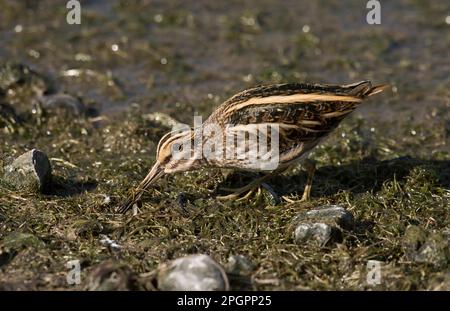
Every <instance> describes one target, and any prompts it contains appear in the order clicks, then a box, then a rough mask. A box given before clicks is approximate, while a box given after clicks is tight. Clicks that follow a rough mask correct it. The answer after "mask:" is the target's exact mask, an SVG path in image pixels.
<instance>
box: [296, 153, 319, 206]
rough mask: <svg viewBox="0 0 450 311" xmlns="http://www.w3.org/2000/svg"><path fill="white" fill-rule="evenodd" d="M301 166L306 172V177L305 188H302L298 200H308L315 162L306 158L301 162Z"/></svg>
mask: <svg viewBox="0 0 450 311" xmlns="http://www.w3.org/2000/svg"><path fill="white" fill-rule="evenodd" d="M303 168H304V169H305V170H306V172H307V173H308V179H307V180H306V185H305V190H303V196H302V198H301V200H300V202H305V201H309V200H310V199H311V187H312V182H313V177H314V172H315V171H316V163H315V162H314V161H313V160H310V159H306V160H305V161H304V162H303Z"/></svg>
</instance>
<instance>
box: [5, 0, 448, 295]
mask: <svg viewBox="0 0 450 311" xmlns="http://www.w3.org/2000/svg"><path fill="white" fill-rule="evenodd" d="M63 2H64V1H13V0H0V8H1V10H0V34H1V35H0V63H1V64H2V70H1V71H0V89H1V90H2V92H0V94H1V95H0V105H2V106H0V107H2V110H0V112H1V114H0V141H1V149H0V167H1V168H0V173H2V172H1V170H2V168H3V167H4V166H5V165H7V164H9V163H10V162H11V161H12V160H13V159H14V158H16V157H17V156H19V155H21V154H22V153H24V152H26V151H28V150H31V149H33V148H38V149H40V150H43V151H44V152H45V153H47V154H48V156H49V158H50V162H51V164H52V167H53V176H54V177H53V181H52V184H51V186H50V187H49V189H47V190H46V191H45V192H44V193H41V194H35V193H30V192H27V191H21V190H18V189H15V188H14V187H12V186H11V185H9V184H7V183H5V182H3V181H2V182H0V289H11V290H18V289H29V290H51V289H62V290H70V289H86V288H92V286H91V285H90V284H91V283H92V278H93V277H95V275H97V274H95V275H94V276H93V271H94V270H96V269H97V270H98V267H104V266H103V265H104V264H105V263H111V262H112V264H113V265H125V266H127V267H129V269H125V270H126V271H125V272H124V274H125V276H124V278H132V279H133V282H123V283H122V284H120V286H119V287H118V288H120V289H124V288H130V289H146V290H148V289H155V286H156V287H157V284H156V283H155V282H154V280H153V279H152V278H153V273H152V272H153V271H154V269H155V268H156V267H157V266H158V265H159V264H161V263H164V262H168V261H169V260H172V259H175V258H178V257H182V256H185V255H187V254H199V253H202V254H209V255H211V256H212V257H213V258H214V259H215V260H216V261H217V262H218V263H220V264H222V265H225V264H226V263H227V259H228V257H229V256H230V255H234V254H239V255H243V256H245V257H247V258H248V259H249V260H251V261H252V262H253V264H254V265H255V268H254V270H253V271H251V273H250V274H248V275H246V276H245V277H235V276H232V275H230V279H231V288H232V289H249V290H252V289H259V290H261V289H263V290H275V289H283V290H302V289H312V290H319V289H320V290H335V289H352V290H361V289H387V290H394V289H395V290H422V289H430V290H442V289H447V290H449V289H450V274H449V260H450V254H449V252H450V251H449V241H450V219H449V217H450V213H449V198H450V153H449V151H450V150H449V145H448V139H449V133H450V122H449V120H450V109H449V108H450V75H449V72H450V61H449V58H448V50H449V48H450V17H449V16H450V3H449V2H448V1H444V0H442V1H432V2H429V1H424V0H423V1H422V0H409V1H406V0H401V1H395V2H394V1H389V2H387V1H383V3H382V19H381V25H368V24H367V23H366V14H367V12H368V10H367V9H366V8H365V1H345V2H343V1H334V0H331V1H298V0H295V1H283V2H278V1H268V0H263V1H256V0H255V1H253V0H252V1H245V2H244V3H242V2H241V1H145V0H141V1H137V0H136V1H82V21H81V25H68V24H67V23H66V14H67V9H66V7H65V4H64V3H63ZM6 63H7V64H11V63H16V64H17V63H20V64H23V65H26V66H28V67H26V68H30V70H31V71H27V72H26V73H24V72H19V74H17V72H16V73H11V71H8V70H5V68H10V67H8V66H10V65H5V64H6ZM18 76H19V78H20V79H19V78H17V77H18ZM364 79H370V80H372V81H373V82H374V83H389V84H390V85H391V86H392V88H391V90H390V91H388V92H386V93H384V94H380V95H377V96H374V97H373V98H371V99H369V100H368V101H367V102H366V103H365V104H364V105H363V106H361V107H360V108H359V109H358V110H357V111H356V112H355V113H353V114H352V115H351V116H350V117H349V118H347V119H346V120H345V121H344V122H343V123H342V124H341V126H340V127H339V128H338V130H337V131H336V132H335V133H334V134H333V135H331V136H330V137H329V139H328V140H327V141H326V142H325V143H323V144H322V145H320V146H319V147H318V148H317V149H316V151H315V153H314V154H312V155H311V157H312V158H313V159H314V160H316V161H317V163H318V170H317V173H316V177H315V181H314V186H313V191H312V197H313V198H312V200H311V201H310V202H305V203H302V202H294V203H288V202H282V203H280V204H274V202H273V200H272V199H271V198H270V196H269V195H268V194H267V192H265V191H262V192H261V193H259V194H256V195H254V196H252V197H250V199H249V200H244V201H242V202H236V201H234V202H220V201H218V200H216V199H215V195H216V193H217V188H218V187H219V186H220V185H228V186H230V185H231V186H238V185H240V184H241V180H242V179H246V178H247V179H248V178H252V177H254V176H253V175H249V174H238V173H233V172H225V171H221V170H200V171H196V172H190V173H184V174H178V175H174V176H171V177H168V178H165V179H163V180H161V181H159V182H158V183H157V185H156V186H155V187H154V188H153V189H151V190H150V191H149V193H148V194H146V195H145V196H144V200H143V206H142V207H141V209H140V213H139V214H138V215H136V216H132V215H131V214H126V215H117V214H115V213H114V208H115V207H116V206H117V205H118V204H119V203H120V202H121V201H122V200H123V199H124V198H125V197H126V195H127V194H128V191H129V189H130V188H131V187H133V186H135V185H136V183H137V182H138V181H139V180H141V179H142V178H143V177H144V176H145V174H146V172H147V170H148V169H149V168H150V167H151V165H152V163H153V161H154V155H155V148H156V144H157V142H158V140H159V138H160V137H161V136H162V135H163V134H164V133H166V132H167V131H168V130H170V126H169V124H167V123H164V122H159V121H155V120H154V119H152V118H150V117H149V116H148V114H151V113H155V112H159V113H165V114H167V115H170V116H171V117H173V118H175V119H176V120H178V121H181V122H184V123H188V124H192V122H193V117H194V115H195V114H198V115H202V116H203V118H204V119H206V117H207V116H208V115H209V114H210V113H211V112H212V111H213V110H214V108H215V107H217V106H218V105H219V104H220V103H221V102H222V101H224V100H225V99H227V98H228V97H229V96H231V95H233V94H234V93H236V92H238V91H240V90H243V89H245V88H247V87H251V86H255V85H258V84H269V83H278V82H323V83H338V84H344V83H351V82H356V81H360V80H364ZM61 93H66V94H70V95H71V96H73V98H76V99H78V101H79V102H81V103H82V104H83V107H84V108H83V109H82V110H81V112H80V111H73V109H72V110H71V109H69V110H68V111H67V110H64V109H63V110H61V109H41V108H42V107H41V105H39V104H37V102H38V101H37V99H38V98H39V97H42V96H49V95H50V94H61ZM11 109H12V110H11ZM305 180H306V176H305V173H304V172H303V171H302V170H301V169H300V168H295V169H294V170H292V171H290V172H288V173H286V174H285V175H283V176H279V177H276V178H274V179H273V180H272V181H271V182H270V185H271V186H272V187H273V188H274V190H275V191H276V192H277V193H278V194H280V195H285V196H287V197H288V198H290V199H291V200H293V201H297V200H298V199H299V198H300V197H301V194H302V191H303V184H304V182H305ZM180 193H183V194H184V196H185V197H186V198H187V204H186V206H185V207H184V208H181V207H180V202H179V195H180ZM327 204H339V205H341V206H343V207H345V208H346V209H347V210H348V211H350V212H351V213H352V214H353V215H354V217H355V222H356V223H355V226H354V228H352V229H351V230H347V229H345V230H342V238H341V239H340V240H339V241H335V242H330V243H328V244H326V245H324V246H317V245H314V243H312V244H310V243H304V244H296V243H294V239H293V232H292V228H291V222H290V221H291V220H292V218H293V217H294V216H295V215H297V214H298V213H299V212H302V211H307V210H310V209H313V208H317V207H319V206H322V205H327ZM105 236H107V237H109V238H110V239H113V240H114V241H116V242H117V243H118V244H120V245H121V246H122V248H120V250H116V249H112V248H111V247H107V246H105V244H104V243H102V242H101V240H102V239H104V238H105ZM70 260H80V262H81V267H82V270H81V284H78V285H69V284H68V283H67V281H66V275H67V271H68V268H67V267H66V263H67V262H68V261H70ZM369 260H377V261H380V262H381V271H382V278H381V282H380V284H378V285H369V284H368V283H367V279H366V278H367V272H368V271H367V262H368V261H369ZM121 269H123V268H121ZM100 282H101V281H100ZM131 283H132V285H130V284H131ZM90 286H91V287H90ZM113 288H114V287H113Z"/></svg>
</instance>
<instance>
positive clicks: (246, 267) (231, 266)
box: [225, 255, 255, 275]
mask: <svg viewBox="0 0 450 311" xmlns="http://www.w3.org/2000/svg"><path fill="white" fill-rule="evenodd" d="M254 269H255V265H254V264H253V263H252V262H251V261H250V260H248V259H247V258H246V257H244V256H242V255H231V256H230V257H228V262H227V263H226V265H225V270H226V271H227V273H230V274H235V275H250V274H251V273H252V271H253V270H254Z"/></svg>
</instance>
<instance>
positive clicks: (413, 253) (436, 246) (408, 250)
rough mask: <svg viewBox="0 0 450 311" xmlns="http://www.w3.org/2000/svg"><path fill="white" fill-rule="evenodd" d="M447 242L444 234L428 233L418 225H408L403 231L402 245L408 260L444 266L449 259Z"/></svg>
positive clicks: (447, 239) (449, 248)
mask: <svg viewBox="0 0 450 311" xmlns="http://www.w3.org/2000/svg"><path fill="white" fill-rule="evenodd" d="M449 242H450V241H449V238H448V236H446V235H445V234H442V233H431V234H428V233H427V232H426V231H425V230H424V229H422V228H420V227H418V226H409V227H408V228H407V229H406V231H405V235H404V237H403V243H402V246H403V251H404V253H405V256H406V258H407V259H408V260H410V261H414V262H418V263H428V264H432V265H434V266H437V267H444V266H446V265H447V263H448V262H449V260H450V246H449Z"/></svg>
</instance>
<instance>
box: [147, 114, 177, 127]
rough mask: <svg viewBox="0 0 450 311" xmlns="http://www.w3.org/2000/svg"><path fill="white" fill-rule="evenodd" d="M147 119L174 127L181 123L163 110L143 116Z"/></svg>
mask: <svg viewBox="0 0 450 311" xmlns="http://www.w3.org/2000/svg"><path fill="white" fill-rule="evenodd" d="M142 119H143V120H145V121H150V122H155V123H158V124H160V125H162V126H164V127H167V128H174V127H176V126H179V125H180V122H178V121H177V120H175V119H174V118H172V117H171V116H169V115H168V114H165V113H162V112H153V113H148V114H145V115H143V116H142Z"/></svg>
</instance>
